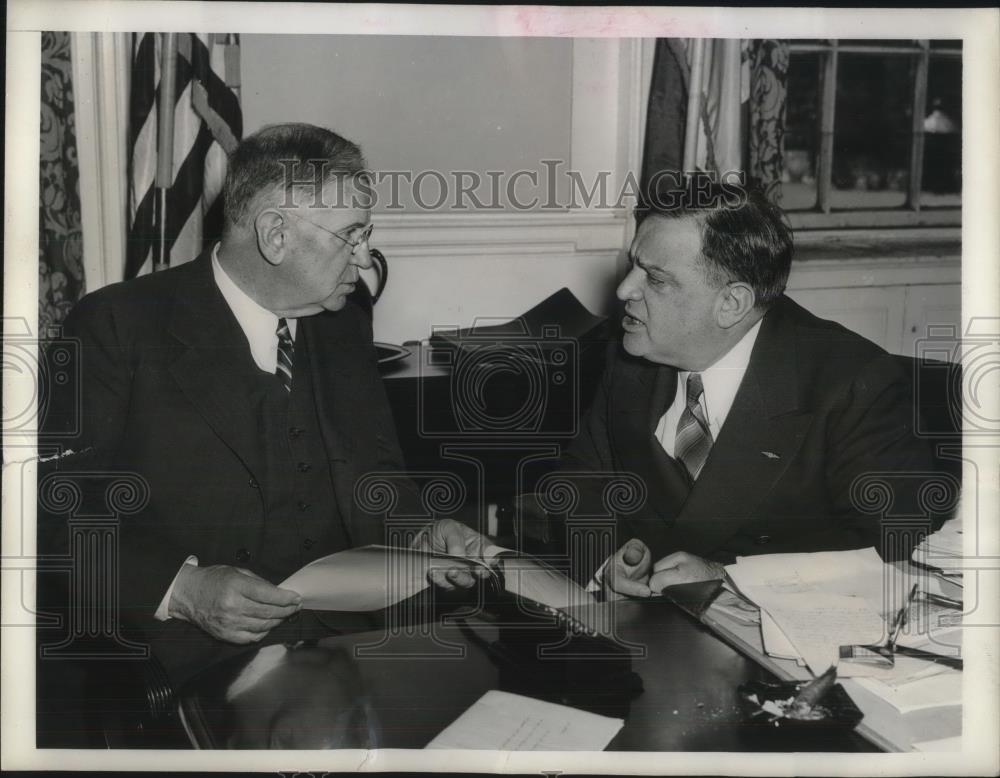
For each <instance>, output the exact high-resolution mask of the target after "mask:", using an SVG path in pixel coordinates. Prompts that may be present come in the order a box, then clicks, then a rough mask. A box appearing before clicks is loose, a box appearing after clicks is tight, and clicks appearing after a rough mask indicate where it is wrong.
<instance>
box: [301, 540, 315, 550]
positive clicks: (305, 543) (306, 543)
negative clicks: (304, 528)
mask: <svg viewBox="0 0 1000 778" xmlns="http://www.w3.org/2000/svg"><path fill="white" fill-rule="evenodd" d="M312 547H313V542H312V538H306V539H305V540H303V541H302V548H306V549H309V548H312Z"/></svg>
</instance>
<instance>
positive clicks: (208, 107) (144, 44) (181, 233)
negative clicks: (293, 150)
mask: <svg viewBox="0 0 1000 778" xmlns="http://www.w3.org/2000/svg"><path fill="white" fill-rule="evenodd" d="M164 37H165V36H164V35H163V34H160V33H134V34H133V36H132V81H131V88H130V96H129V134H128V139H129V232H128V241H127V250H126V261H125V277H126V278H134V277H135V276H137V275H140V274H142V273H146V272H149V270H150V269H151V268H152V263H153V256H154V250H155V245H156V241H157V240H158V231H157V228H156V224H155V222H154V219H155V207H156V205H155V203H156V165H157V134H158V129H159V128H158V126H157V124H158V117H157V95H158V92H159V89H160V62H161V58H160V55H161V50H162V47H163V45H164V41H163V38H164ZM175 95H176V100H175V103H174V130H173V132H174V142H173V172H172V180H171V186H170V189H169V191H168V194H167V207H166V236H167V247H168V249H169V258H170V262H171V264H177V263H180V262H186V261H188V260H189V259H193V258H194V257H196V256H197V255H198V254H200V253H201V251H202V249H203V247H204V246H205V244H206V243H207V242H209V241H212V240H215V239H217V238H218V237H219V235H220V233H221V228H222V199H221V198H220V197H219V193H220V192H221V191H222V183H223V181H224V179H225V175H226V158H227V155H228V154H229V153H231V152H232V151H233V149H235V148H236V145H237V143H238V142H239V140H240V138H241V136H242V134H243V115H242V112H241V110H240V102H239V36H238V35H235V34H214V33H213V34H194V33H183V34H178V35H177V58H176V92H175Z"/></svg>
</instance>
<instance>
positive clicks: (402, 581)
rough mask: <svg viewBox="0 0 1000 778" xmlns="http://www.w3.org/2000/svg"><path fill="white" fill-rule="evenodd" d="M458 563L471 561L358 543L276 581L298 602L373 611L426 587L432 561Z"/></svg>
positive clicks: (316, 606) (317, 607)
mask: <svg viewBox="0 0 1000 778" xmlns="http://www.w3.org/2000/svg"><path fill="white" fill-rule="evenodd" d="M459 564H461V565H465V566H471V565H472V564H474V563H473V561H472V560H467V559H463V558H459V557H443V556H441V555H431V554H428V553H426V552H424V551H414V550H411V549H407V548H394V547H389V546H363V547H361V548H351V549H348V550H347V551H338V552H337V553H336V554H330V555H328V556H325V557H321V558H320V559H317V560H315V561H313V562H310V563H309V564H308V565H306V566H305V567H303V568H301V569H299V570H298V571H297V572H295V573H292V574H291V575H290V576H289V577H288V578H286V579H285V580H284V581H282V582H281V584H279V585H280V586H281V588H282V589H290V590H291V591H293V592H298V593H299V594H300V595H302V604H303V605H304V606H305V607H306V608H312V609H313V610H330V611H353V612H367V611H377V610H381V609H382V608H388V607H389V606H390V605H395V604H396V603H397V602H401V601H402V600H405V599H406V598H408V597H412V596H413V595H415V594H419V593H420V592H422V591H423V590H424V589H426V588H427V587H428V586H429V585H430V584H429V583H428V581H427V572H428V571H429V570H430V569H431V567H432V566H435V565H437V566H440V567H443V568H447V567H454V566H456V565H459Z"/></svg>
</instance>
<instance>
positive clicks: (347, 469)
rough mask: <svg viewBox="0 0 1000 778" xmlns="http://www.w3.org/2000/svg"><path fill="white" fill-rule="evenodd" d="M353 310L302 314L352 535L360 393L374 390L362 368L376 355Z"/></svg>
mask: <svg viewBox="0 0 1000 778" xmlns="http://www.w3.org/2000/svg"><path fill="white" fill-rule="evenodd" d="M350 325H351V321H350V319H349V314H348V311H347V310H344V311H340V312H338V313H320V314H317V315H315V316H310V317H308V318H303V319H299V326H300V327H301V328H302V336H303V340H302V342H303V345H304V347H305V348H307V349H308V350H309V362H310V366H311V370H310V374H311V375H312V380H313V394H314V396H315V398H316V411H317V415H318V417H319V424H320V430H321V433H322V436H323V445H324V446H325V448H326V453H327V458H328V459H329V462H330V477H331V478H332V479H333V486H334V494H335V496H336V499H337V505H338V507H339V508H340V514H341V516H342V517H343V519H344V525H345V527H346V529H347V532H348V534H351V532H352V514H353V510H352V509H353V505H354V501H353V495H354V485H355V480H356V474H355V472H354V468H353V467H352V465H351V463H352V462H353V461H354V459H355V458H354V456H353V454H354V452H355V450H356V448H357V435H356V432H357V428H358V425H360V424H364V419H363V418H359V409H361V408H363V407H365V404H364V403H363V402H359V398H361V397H364V396H366V395H367V394H368V392H369V390H368V389H367V388H366V387H364V386H363V377H362V374H361V372H360V367H361V366H362V365H364V364H365V360H367V359H368V358H369V357H370V354H369V353H367V351H366V349H365V348H364V344H362V343H361V342H359V340H358V338H357V337H356V336H352V333H355V328H353V327H351V326H350Z"/></svg>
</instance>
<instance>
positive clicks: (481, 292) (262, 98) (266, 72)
mask: <svg viewBox="0 0 1000 778" xmlns="http://www.w3.org/2000/svg"><path fill="white" fill-rule="evenodd" d="M241 43H242V62H243V64H242V71H243V87H242V100H243V111H244V124H245V130H246V132H252V131H254V130H255V129H257V128H259V127H260V126H262V125H264V124H268V123H273V122H278V121H293V120H294V121H307V122H312V123H316V124H320V125H324V126H328V127H330V128H332V129H335V130H336V131H338V132H340V133H341V134H343V135H345V136H346V137H349V138H351V139H352V140H355V141H357V142H358V143H359V144H360V145H361V146H362V147H363V149H364V151H365V154H366V157H367V158H368V162H369V165H370V166H371V168H372V169H373V170H375V171H379V170H382V171H385V170H408V171H413V172H414V174H416V173H419V172H420V171H424V170H433V171H440V172H442V173H445V174H446V175H448V173H449V171H455V170H463V169H464V170H470V171H475V172H478V173H479V174H481V175H483V176H485V174H486V172H487V171H490V170H498V171H504V172H505V173H506V174H510V173H513V172H515V171H517V170H535V171H538V174H539V180H540V181H541V182H544V180H545V167H544V166H543V165H542V162H541V161H542V160H561V161H562V162H563V163H564V168H565V169H570V168H571V169H574V170H578V171H580V173H581V174H582V175H583V176H584V178H585V180H588V181H589V180H592V178H593V176H595V175H596V174H597V173H598V171H601V170H607V171H609V173H610V174H611V178H610V179H609V188H611V189H612V190H613V189H615V188H616V187H617V185H618V183H619V182H620V181H621V180H622V178H623V176H624V172H625V171H626V170H628V169H633V170H634V169H636V165H637V162H638V158H639V150H640V142H641V137H640V135H641V127H642V126H643V125H642V121H641V117H642V110H643V102H644V101H643V100H642V99H641V92H642V73H643V68H642V57H643V49H642V47H641V46H640V45H639V42H638V41H630V40H625V41H621V40H614V39H555V38H532V39H525V38H447V37H433V38H432V37H371V36H368V37H364V36H322V37H320V36H256V35H245V36H243V37H242V38H241ZM646 56H647V59H648V53H647V55H646ZM565 181H566V179H565V178H564V177H562V176H560V177H559V185H558V186H557V188H556V192H555V198H554V199H555V200H556V201H557V202H559V203H566V202H568V191H567V189H568V187H567V186H566V185H565ZM380 193H383V196H384V188H383V189H381V190H380ZM478 194H479V195H480V199H481V200H486V201H488V199H489V196H488V190H487V191H484V190H483V189H480V190H478ZM533 194H541V197H540V200H542V201H545V200H546V199H547V197H546V195H547V194H548V191H547V190H544V187H543V186H540V187H539V188H538V189H535V188H534V187H529V188H528V189H527V190H525V189H524V188H519V189H518V191H517V195H518V196H519V197H521V198H522V199H523V198H525V197H526V196H528V197H530V196H532V195H533ZM435 195H436V189H435V187H434V186H431V185H430V184H428V188H427V189H425V190H424V198H425V200H428V199H429V200H433V199H436V198H435ZM399 201H400V203H401V204H402V205H404V208H403V209H402V210H401V211H397V212H387V211H386V209H385V208H384V207H383V206H384V200H383V201H382V203H381V204H380V206H377V207H376V208H375V210H374V214H373V221H374V223H375V227H376V232H375V236H376V238H375V240H374V241H373V244H374V245H376V246H377V247H378V248H379V249H381V250H382V251H383V252H384V253H385V254H386V256H387V257H388V259H389V262H390V267H391V274H390V281H389V285H388V287H387V289H386V292H385V295H384V297H383V298H382V300H381V301H380V302H379V305H378V307H377V309H376V322H375V333H376V337H377V338H378V339H380V340H384V341H388V342H394V343H400V342H402V341H404V340H413V339H421V338H425V337H427V336H428V335H429V333H430V331H431V328H432V327H433V326H436V325H456V326H468V325H470V324H471V323H472V322H473V321H474V320H475V319H476V318H478V317H484V316H487V317H507V318H509V317H513V316H517V315H518V314H520V313H522V312H523V311H524V310H526V309H527V308H529V307H531V306H532V305H534V304H535V303H536V302H538V301H539V300H541V299H544V298H545V297H546V296H548V295H549V294H551V293H552V292H554V291H556V290H558V289H560V288H562V287H564V286H568V287H569V288H570V289H572V290H573V292H574V293H575V294H576V295H577V297H579V298H580V300H581V301H582V302H583V303H584V304H585V305H586V306H587V307H588V308H590V309H591V310H594V311H596V312H609V311H610V307H609V305H608V302H609V295H610V292H611V290H612V289H613V285H614V279H615V277H616V276H617V274H618V273H619V271H620V269H621V263H622V254H623V249H624V247H625V246H626V245H627V242H628V239H629V237H630V232H629V231H630V229H631V226H630V222H629V220H628V219H627V218H626V214H625V212H624V211H621V210H620V211H611V210H607V209H603V210H598V209H586V208H577V209H568V208H561V209H557V210H544V209H541V208H540V207H535V208H531V209H528V210H518V209H514V208H511V207H509V205H508V207H505V208H503V209H501V210H498V211H488V212H483V211H473V212H464V213H461V212H455V211H454V210H452V209H450V208H448V207H445V208H441V209H438V210H435V211H433V212H429V211H427V210H421V209H420V208H418V207H416V206H415V204H414V201H413V197H412V196H410V195H409V194H407V193H406V192H401V196H400V198H399Z"/></svg>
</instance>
